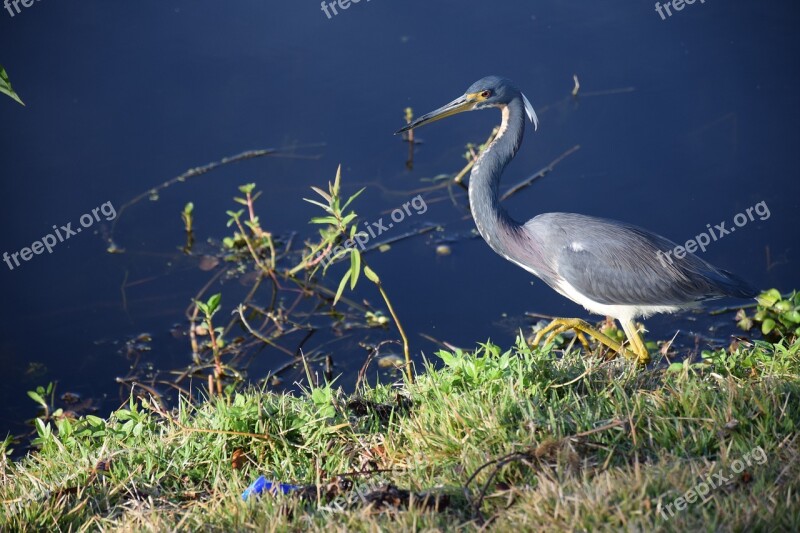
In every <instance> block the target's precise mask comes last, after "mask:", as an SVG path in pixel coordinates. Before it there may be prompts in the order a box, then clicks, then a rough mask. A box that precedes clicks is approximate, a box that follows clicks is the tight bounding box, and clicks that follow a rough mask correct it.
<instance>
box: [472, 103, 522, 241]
mask: <svg viewBox="0 0 800 533" xmlns="http://www.w3.org/2000/svg"><path fill="white" fill-rule="evenodd" d="M501 110H502V115H503V121H502V123H501V124H500V128H499V130H498V132H497V135H496V136H495V138H494V140H493V141H492V142H491V143H490V144H489V146H487V147H486V149H485V150H484V151H483V153H482V154H481V155H480V157H478V160H477V161H476V162H475V166H474V167H473V168H472V173H471V174H470V178H469V204H470V209H471V210H472V216H473V218H474V219H475V225H476V226H477V227H478V231H479V232H480V234H481V236H482V237H483V238H484V240H486V242H487V243H489V245H490V246H491V247H492V248H494V249H495V250H496V251H499V250H498V248H497V246H498V245H499V244H500V243H501V241H503V240H505V239H506V238H508V236H509V233H513V232H515V231H516V230H517V229H518V228H519V227H520V224H519V222H517V221H515V220H514V219H513V218H511V216H509V214H508V212H507V211H506V210H505V209H504V208H503V206H502V205H501V204H500V176H501V175H502V174H503V171H504V170H505V168H506V165H507V164H508V163H509V162H510V161H511V160H512V159H513V158H514V155H516V153H517V151H518V150H519V147H520V145H521V144H522V138H523V136H524V134H525V106H524V104H523V102H522V98H520V97H517V98H515V99H514V100H512V101H511V102H510V103H509V104H507V105H506V106H505V107H503V108H501ZM500 253H502V252H500Z"/></svg>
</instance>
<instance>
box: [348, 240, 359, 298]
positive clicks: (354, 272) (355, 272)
mask: <svg viewBox="0 0 800 533" xmlns="http://www.w3.org/2000/svg"><path fill="white" fill-rule="evenodd" d="M360 275H361V252H359V251H358V250H356V249H355V248H353V251H352V252H350V290H351V291H352V290H353V289H355V288H356V283H358V276H360Z"/></svg>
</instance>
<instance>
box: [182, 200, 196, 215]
mask: <svg viewBox="0 0 800 533" xmlns="http://www.w3.org/2000/svg"><path fill="white" fill-rule="evenodd" d="M192 211H194V204H193V203H192V202H189V203H188V204H186V206H185V207H184V208H183V212H184V213H186V214H187V215H191V214H192Z"/></svg>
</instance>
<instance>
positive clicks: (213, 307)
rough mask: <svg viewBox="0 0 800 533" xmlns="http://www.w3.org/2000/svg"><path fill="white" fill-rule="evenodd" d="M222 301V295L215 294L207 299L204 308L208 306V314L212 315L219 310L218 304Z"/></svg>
mask: <svg viewBox="0 0 800 533" xmlns="http://www.w3.org/2000/svg"><path fill="white" fill-rule="evenodd" d="M221 300H222V294H220V293H217V294H215V295H213V296H212V297H211V298H209V299H208V302H206V306H208V314H210V315H213V314H214V313H216V312H217V310H218V309H219V303H220V301H221Z"/></svg>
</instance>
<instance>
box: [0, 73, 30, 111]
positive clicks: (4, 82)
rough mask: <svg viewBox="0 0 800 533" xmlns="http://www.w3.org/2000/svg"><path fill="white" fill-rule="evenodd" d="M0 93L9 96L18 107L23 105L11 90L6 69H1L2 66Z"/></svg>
mask: <svg viewBox="0 0 800 533" xmlns="http://www.w3.org/2000/svg"><path fill="white" fill-rule="evenodd" d="M0 93H3V94H5V95H8V96H10V97H11V98H12V99H13V100H14V101H16V102H17V103H19V104H20V105H25V103H24V102H23V101H22V99H21V98H20V97H19V95H18V94H17V93H16V92H14V89H12V88H11V82H10V81H9V79H8V74H6V69H4V68H3V65H0Z"/></svg>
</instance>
